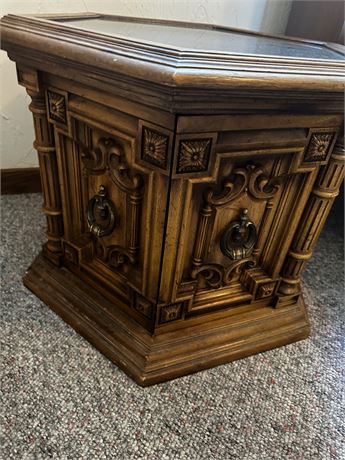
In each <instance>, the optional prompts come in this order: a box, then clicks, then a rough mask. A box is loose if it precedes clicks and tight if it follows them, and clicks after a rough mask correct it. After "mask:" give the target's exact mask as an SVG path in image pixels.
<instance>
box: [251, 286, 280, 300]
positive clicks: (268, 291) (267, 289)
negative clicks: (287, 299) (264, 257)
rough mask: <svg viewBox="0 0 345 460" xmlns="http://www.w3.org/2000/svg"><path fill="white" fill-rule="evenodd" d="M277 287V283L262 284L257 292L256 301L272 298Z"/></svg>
mask: <svg viewBox="0 0 345 460" xmlns="http://www.w3.org/2000/svg"><path fill="white" fill-rule="evenodd" d="M275 286H276V283H275V282H272V283H266V284H260V285H259V287H258V290H257V292H256V299H264V298H266V297H271V296H272V295H273V293H274V288H275Z"/></svg>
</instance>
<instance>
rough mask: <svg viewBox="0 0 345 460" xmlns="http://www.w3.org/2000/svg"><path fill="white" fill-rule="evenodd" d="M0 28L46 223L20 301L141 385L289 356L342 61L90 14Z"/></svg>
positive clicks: (330, 156) (16, 19) (338, 152)
mask: <svg viewBox="0 0 345 460" xmlns="http://www.w3.org/2000/svg"><path fill="white" fill-rule="evenodd" d="M0 24H1V47H2V48H3V49H4V50H6V51H7V53H8V56H9V58H10V59H12V60H13V61H15V63H16V66H17V75H18V82H19V84H21V85H23V86H24V87H25V88H26V90H27V92H28V94H29V95H30V97H31V99H32V102H31V104H30V110H31V112H32V114H33V119H34V127H35V133H36V140H35V144H34V145H35V148H36V149H37V152H38V157H39V165H40V172H41V180H42V188H43V199H44V206H43V211H44V213H45V214H46V217H47V241H46V243H45V244H44V246H43V250H42V252H41V254H40V255H39V256H38V257H37V258H36V260H35V261H34V262H33V263H32V265H31V267H30V268H29V269H28V271H27V273H26V274H25V277H24V283H25V285H26V286H27V287H28V288H29V289H31V290H32V291H33V292H34V293H35V294H36V295H37V296H38V297H39V298H41V299H42V300H43V301H44V302H45V303H46V304H47V305H49V307H51V308H52V309H53V310H54V311H55V312H57V313H58V314H59V315H60V316H61V317H62V318H63V319H64V320H65V321H66V322H67V323H69V324H70V325H71V326H72V327H73V328H74V329H75V330H77V331H78V332H79V333H80V334H82V335H83V336H84V337H86V338H87V340H89V341H90V342H91V343H92V344H93V345H95V346H96V347H97V348H98V349H99V350H100V351H101V352H102V353H104V354H105V355H106V356H108V357H109V358H110V359H111V360H112V361H113V362H115V363H116V364H117V365H118V366H119V367H121V368H122V369H123V370H124V371H125V372H126V373H127V374H128V375H130V376H131V377H132V378H133V379H135V380H136V382H138V383H139V384H140V385H151V384H154V383H157V382H162V381H165V380H169V379H172V378H175V377H178V376H181V375H185V374H188V373H191V372H195V371H198V370H201V369H205V368H208V367H212V366H216V365H219V364H222V363H227V362H229V361H232V360H234V359H238V358H242V357H245V356H248V355H251V354H254V353H258V352H261V351H265V350H268V349H272V348H274V347H278V346H282V345H285V344H288V343H291V342H294V341H297V340H300V339H303V338H306V337H307V336H308V334H309V324H308V319H307V314H306V310H305V305H304V301H303V296H302V293H301V289H300V277H301V273H302V271H303V268H304V266H305V264H306V262H307V261H308V260H309V259H310V257H311V255H312V252H313V248H314V246H315V244H316V241H317V239H318V236H319V234H320V232H321V230H322V227H323V225H324V223H325V220H326V218H327V215H328V213H329V210H330V208H331V206H332V203H333V201H334V199H335V197H336V195H337V194H338V190H339V186H340V184H341V181H342V179H343V176H344V145H343V140H342V139H343V132H342V126H343V89H344V59H345V56H344V47H342V46H340V45H332V44H326V43H316V42H310V41H305V40H299V39H292V38H287V37H273V36H268V35H264V34H259V33H254V32H250V31H244V30H236V29H228V28H225V27H218V26H211V25H205V24H186V23H179V22H173V21H154V20H146V19H137V18H126V17H117V16H108V15H100V14H93V13H89V14H80V15H50V16H28V15H18V16H16V15H8V16H5V17H3V18H2V19H1V23H0ZM326 263H327V261H326Z"/></svg>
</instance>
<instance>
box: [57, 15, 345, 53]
mask: <svg viewBox="0 0 345 460" xmlns="http://www.w3.org/2000/svg"><path fill="white" fill-rule="evenodd" d="M55 21H56V19H55ZM57 21H58V22H60V23H62V24H63V25H64V26H67V27H76V28H79V29H83V30H88V31H90V32H96V33H100V34H106V35H110V36H112V37H121V38H124V39H127V40H128V39H129V40H136V41H139V42H141V43H151V44H159V45H161V46H167V47H172V48H175V49H178V50H193V51H206V52H212V53H217V52H222V53H231V54H235V53H236V54H253V55H266V56H284V57H294V58H299V57H300V58H307V59H308V58H309V59H331V60H345V56H344V55H342V54H340V53H339V52H336V51H334V50H331V49H329V48H327V47H326V46H325V45H323V44H317V43H312V42H310V43H308V42H302V41H298V40H296V41H293V40H291V39H286V38H284V37H269V36H263V35H260V34H258V33H253V32H249V31H248V32H245V31H242V30H236V29H225V28H221V27H217V26H215V27H214V28H210V26H208V25H207V24H194V25H193V24H191V23H189V24H187V23H185V24H183V23H177V22H176V23H173V22H164V21H160V22H158V21H157V22H151V23H150V22H146V21H144V20H141V21H140V19H135V20H134V19H130V18H119V17H99V18H84V19H74V20H73V19H72V20H71V19H60V20H59V19H57Z"/></svg>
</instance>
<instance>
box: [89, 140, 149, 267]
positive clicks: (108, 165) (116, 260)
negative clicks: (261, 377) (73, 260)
mask: <svg viewBox="0 0 345 460" xmlns="http://www.w3.org/2000/svg"><path fill="white" fill-rule="evenodd" d="M82 160H83V163H84V172H85V173H87V174H90V175H100V174H107V175H109V177H110V178H111V180H112V181H113V182H114V184H115V185H116V186H117V187H118V188H119V189H120V190H121V191H123V192H124V193H126V194H127V195H128V200H129V215H130V217H129V219H130V220H129V229H130V230H129V235H128V247H127V248H123V247H121V246H110V247H108V248H106V249H105V253H106V254H105V255H104V256H103V257H101V258H102V260H105V261H107V263H108V264H109V265H110V266H112V267H114V268H117V267H119V266H120V265H122V264H124V263H131V264H135V263H136V262H137V257H138V252H139V225H140V215H141V204H142V199H143V192H142V186H143V180H142V177H141V176H140V175H139V174H133V173H132V171H131V170H130V168H129V166H128V163H127V162H126V158H125V152H124V150H123V147H122V146H121V145H120V144H119V143H117V142H116V141H115V140H114V139H111V138H101V139H99V141H98V143H97V145H96V147H95V148H94V149H92V148H87V147H86V146H82Z"/></svg>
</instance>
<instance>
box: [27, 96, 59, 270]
mask: <svg viewBox="0 0 345 460" xmlns="http://www.w3.org/2000/svg"><path fill="white" fill-rule="evenodd" d="M27 92H28V94H29V96H30V97H31V100H32V102H31V104H30V105H29V108H30V110H31V112H32V114H33V119H34V128H35V141H34V147H35V149H36V150H37V153H38V160H39V165H40V173H41V182H42V192H43V203H44V204H43V212H44V213H45V215H46V217H47V237H48V241H47V242H46V243H45V244H44V246H43V248H44V253H45V255H46V256H47V257H49V259H51V260H52V261H53V262H54V263H56V264H59V263H60V256H61V254H62V243H61V237H62V235H63V222H62V209H61V196H60V186H59V180H58V167H57V161H56V150H55V143H54V133H53V128H52V126H51V125H50V123H49V121H48V118H47V111H46V103H45V95H44V92H42V91H34V90H31V89H28V90H27Z"/></svg>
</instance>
